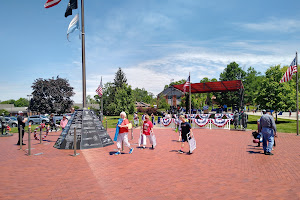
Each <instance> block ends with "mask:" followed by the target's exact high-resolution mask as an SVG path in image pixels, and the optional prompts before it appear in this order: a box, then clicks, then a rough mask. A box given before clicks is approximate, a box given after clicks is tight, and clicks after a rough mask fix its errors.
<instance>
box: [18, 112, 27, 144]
mask: <svg viewBox="0 0 300 200" xmlns="http://www.w3.org/2000/svg"><path fill="white" fill-rule="evenodd" d="M18 114H19V116H18V117H17V120H18V131H19V140H18V143H17V145H20V135H21V126H22V145H25V144H24V143H23V137H24V129H25V122H26V121H27V118H24V116H23V112H22V111H19V112H18Z"/></svg>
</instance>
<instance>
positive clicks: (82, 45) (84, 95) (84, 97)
mask: <svg viewBox="0 0 300 200" xmlns="http://www.w3.org/2000/svg"><path fill="white" fill-rule="evenodd" d="M81 36H82V37H81V48H82V97H83V99H82V108H83V109H86V73H85V35H84V0H81Z"/></svg>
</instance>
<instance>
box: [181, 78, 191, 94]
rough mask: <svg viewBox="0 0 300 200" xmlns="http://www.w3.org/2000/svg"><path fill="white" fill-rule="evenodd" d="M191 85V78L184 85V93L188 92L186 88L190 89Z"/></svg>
mask: <svg viewBox="0 0 300 200" xmlns="http://www.w3.org/2000/svg"><path fill="white" fill-rule="evenodd" d="M190 85H191V83H190V76H189V77H188V78H187V79H186V82H185V83H184V85H183V92H186V88H187V87H190Z"/></svg>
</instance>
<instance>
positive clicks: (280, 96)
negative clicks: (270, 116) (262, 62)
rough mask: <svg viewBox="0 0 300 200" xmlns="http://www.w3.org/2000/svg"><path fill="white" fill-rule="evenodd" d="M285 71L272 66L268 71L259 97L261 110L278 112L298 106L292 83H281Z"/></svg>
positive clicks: (258, 101) (278, 66) (257, 99)
mask: <svg viewBox="0 0 300 200" xmlns="http://www.w3.org/2000/svg"><path fill="white" fill-rule="evenodd" d="M282 76H283V71H282V70H281V68H280V65H276V66H272V67H270V68H269V69H268V70H267V71H266V76H265V77H264V79H263V80H262V85H261V89H260V91H259V93H258V95H257V98H256V102H257V104H259V105H260V108H265V109H271V110H275V112H276V121H277V112H278V111H281V110H287V109H288V108H294V105H296V95H295V94H296V93H295V89H294V88H293V85H294V84H293V83H292V82H290V81H289V82H287V83H280V80H281V78H282Z"/></svg>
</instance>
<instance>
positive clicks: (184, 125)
mask: <svg viewBox="0 0 300 200" xmlns="http://www.w3.org/2000/svg"><path fill="white" fill-rule="evenodd" d="M179 119H180V120H181V124H180V126H181V149H180V150H179V151H178V152H179V153H184V151H183V149H184V142H188V139H187V137H188V136H187V135H188V133H190V136H191V137H194V135H193V132H192V127H191V124H190V123H189V122H187V121H186V119H185V117H184V115H180V117H179ZM188 153H189V154H191V153H190V151H189V152H188Z"/></svg>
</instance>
